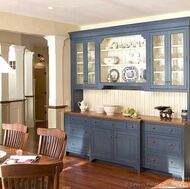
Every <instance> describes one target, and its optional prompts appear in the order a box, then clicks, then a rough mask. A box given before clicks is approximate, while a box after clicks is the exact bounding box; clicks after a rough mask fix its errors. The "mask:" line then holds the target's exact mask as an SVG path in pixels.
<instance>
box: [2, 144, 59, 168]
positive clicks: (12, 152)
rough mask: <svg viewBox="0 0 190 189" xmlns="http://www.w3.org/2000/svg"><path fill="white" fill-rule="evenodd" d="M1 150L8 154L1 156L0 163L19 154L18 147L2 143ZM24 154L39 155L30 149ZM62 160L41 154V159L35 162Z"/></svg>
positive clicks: (45, 162) (44, 162)
mask: <svg viewBox="0 0 190 189" xmlns="http://www.w3.org/2000/svg"><path fill="white" fill-rule="evenodd" d="M0 151H4V152H6V155H5V156H3V157H1V158H0V165H1V164H2V163H4V162H5V161H6V160H7V159H8V158H10V157H11V156H12V155H17V149H14V148H10V147H6V146H3V145H0ZM22 155H31V156H32V155H36V156H37V155H38V154H37V153H36V154H35V153H32V152H28V151H22ZM59 161H60V160H56V159H54V158H50V157H47V156H43V155H40V158H39V160H37V161H35V162H34V163H40V164H50V163H56V162H59Z"/></svg>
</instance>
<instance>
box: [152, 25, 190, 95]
mask: <svg viewBox="0 0 190 189" xmlns="http://www.w3.org/2000/svg"><path fill="white" fill-rule="evenodd" d="M187 49H188V48H187V31H186V29H184V30H174V31H164V32H154V33H151V34H150V63H151V64H150V70H149V71H150V89H158V90H159V89H160V90H161V89H162V90H164V89H165V90H171V91H172V90H174V91H175V90H176V91H180V90H182V91H183V90H187V81H186V80H187V79H186V78H187V69H188V64H187V52H186V51H187Z"/></svg>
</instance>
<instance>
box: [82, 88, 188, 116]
mask: <svg viewBox="0 0 190 189" xmlns="http://www.w3.org/2000/svg"><path fill="white" fill-rule="evenodd" d="M83 97H84V99H83V100H85V101H86V102H87V103H88V107H89V110H90V111H94V109H93V107H94V106H95V105H103V104H117V105H118V106H119V108H118V110H117V113H120V112H121V111H122V110H123V109H125V108H128V107H130V108H134V109H135V110H136V111H137V112H138V113H140V114H141V115H150V116H159V111H158V110H155V109H154V107H155V106H170V107H171V108H172V110H173V112H174V113H173V114H172V117H173V118H181V110H182V109H186V108H187V93H181V92H147V91H133V90H84V91H83Z"/></svg>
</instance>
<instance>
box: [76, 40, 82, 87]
mask: <svg viewBox="0 0 190 189" xmlns="http://www.w3.org/2000/svg"><path fill="white" fill-rule="evenodd" d="M83 66H84V53H83V43H77V44H76V84H83V81H84V72H83Z"/></svg>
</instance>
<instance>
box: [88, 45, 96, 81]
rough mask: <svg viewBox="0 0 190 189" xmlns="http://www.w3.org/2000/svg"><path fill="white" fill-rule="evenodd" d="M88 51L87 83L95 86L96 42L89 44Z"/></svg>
mask: <svg viewBox="0 0 190 189" xmlns="http://www.w3.org/2000/svg"><path fill="white" fill-rule="evenodd" d="M87 49H88V54H87V57H88V59H87V72H88V73H87V75H88V78H87V83H88V84H95V42H88V43H87Z"/></svg>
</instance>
